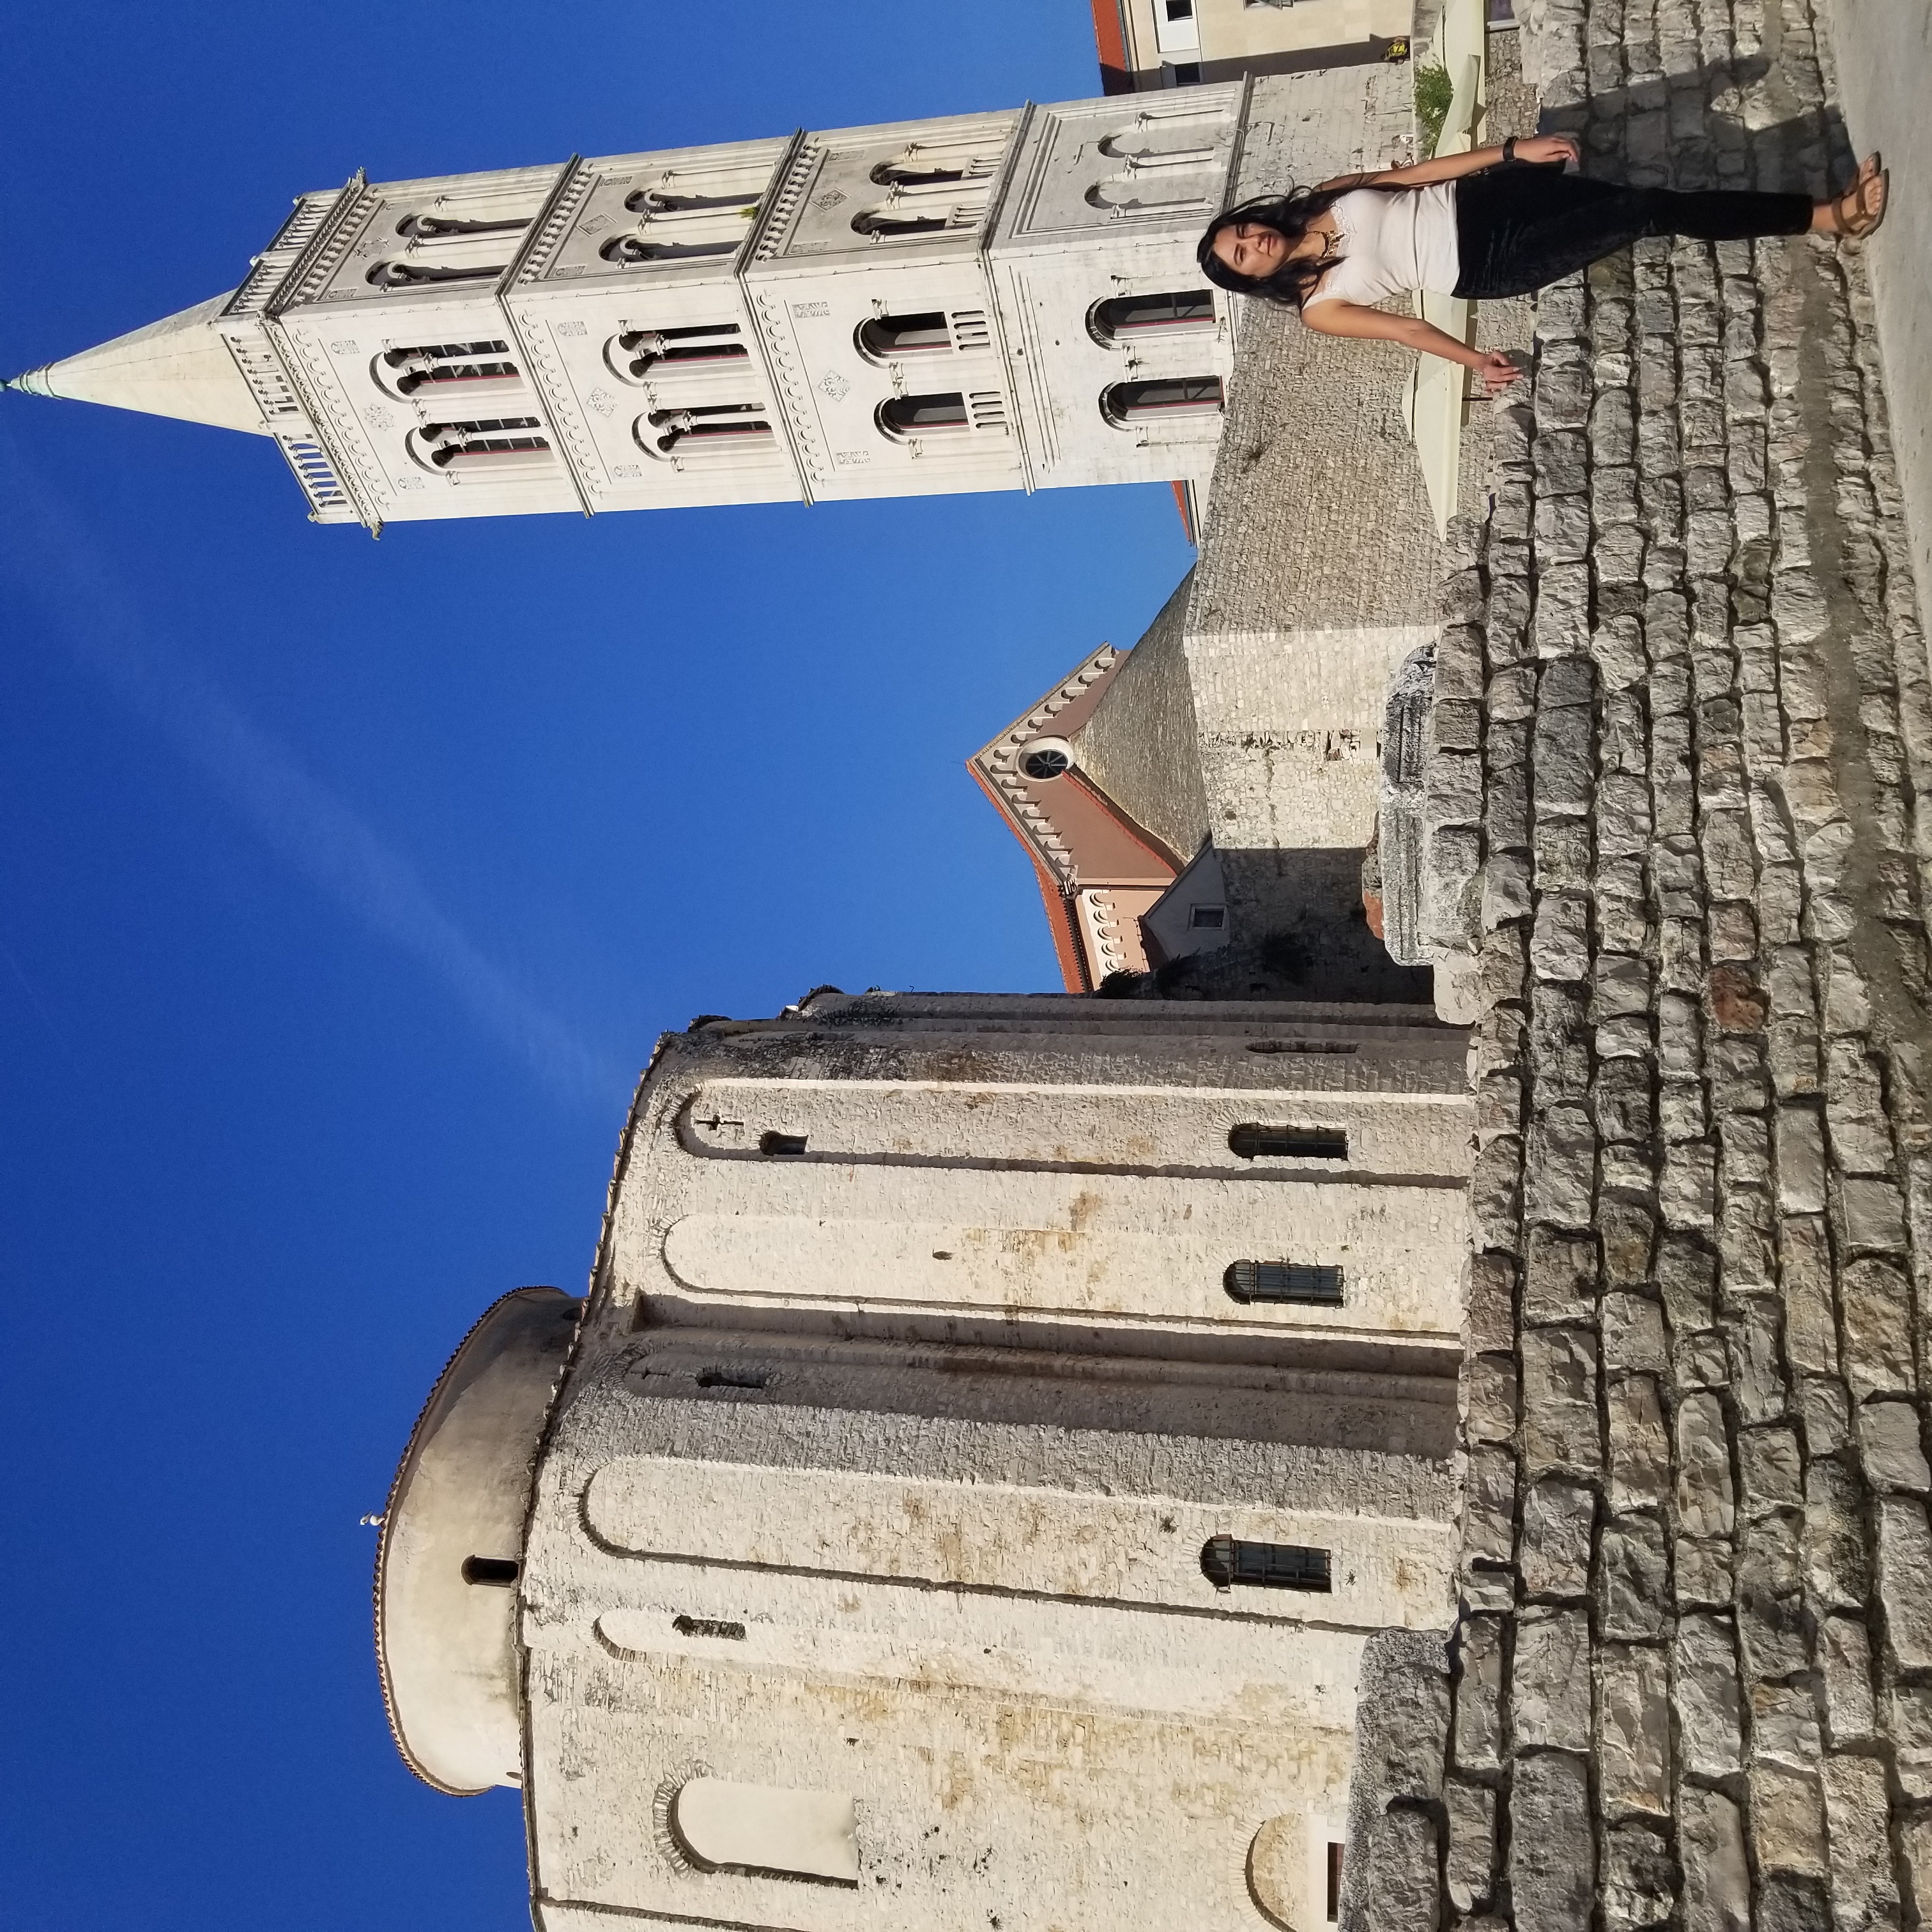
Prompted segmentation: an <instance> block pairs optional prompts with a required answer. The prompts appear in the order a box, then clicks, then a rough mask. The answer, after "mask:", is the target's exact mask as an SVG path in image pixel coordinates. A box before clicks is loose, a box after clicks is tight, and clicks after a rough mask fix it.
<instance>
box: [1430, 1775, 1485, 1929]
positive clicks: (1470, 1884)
mask: <svg viewBox="0 0 1932 1932" xmlns="http://www.w3.org/2000/svg"><path fill="white" fill-rule="evenodd" d="M1442 1796H1443V1800H1444V1803H1445V1807H1446V1808H1447V1811H1448V1820H1449V1852H1448V1858H1447V1859H1446V1860H1445V1865H1444V1876H1445V1879H1446V1880H1447V1882H1448V1891H1449V1899H1450V1902H1451V1904H1453V1905H1454V1906H1455V1907H1456V1909H1457V1911H1459V1912H1467V1911H1469V1909H1471V1907H1472V1906H1476V1905H1478V1904H1480V1903H1481V1902H1482V1901H1483V1900H1484V1899H1486V1898H1487V1897H1488V1896H1489V1894H1490V1885H1491V1883H1492V1875H1493V1871H1494V1869H1495V1865H1496V1793H1494V1792H1493V1791H1492V1790H1490V1787H1488V1786H1487V1785H1486V1784H1471V1783H1469V1781H1466V1779H1463V1778H1455V1779H1452V1780H1451V1782H1450V1783H1449V1784H1448V1785H1446V1786H1445V1787H1444V1788H1443V1793H1442Z"/></svg>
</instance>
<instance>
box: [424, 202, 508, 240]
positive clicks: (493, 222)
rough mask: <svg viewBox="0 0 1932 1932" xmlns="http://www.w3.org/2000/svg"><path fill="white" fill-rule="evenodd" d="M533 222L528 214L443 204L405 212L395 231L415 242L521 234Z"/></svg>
mask: <svg viewBox="0 0 1932 1932" xmlns="http://www.w3.org/2000/svg"><path fill="white" fill-rule="evenodd" d="M529 225H530V223H529V217H528V216H527V215H502V216H498V217H496V218H494V219H490V218H489V217H486V216H480V215H463V214H457V213H455V212H453V211H446V210H444V209H441V208H425V209H423V210H422V211H421V212H420V213H419V214H406V215H404V217H403V218H402V220H400V221H399V222H398V223H396V233H398V235H407V236H408V237H409V238H410V240H411V241H413V242H440V241H446V240H448V239H450V238H452V237H453V236H458V235H520V234H521V233H523V230H524V229H526V228H527V227H528V226H529Z"/></svg>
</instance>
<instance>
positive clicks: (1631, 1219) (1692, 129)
mask: <svg viewBox="0 0 1932 1932" xmlns="http://www.w3.org/2000/svg"><path fill="white" fill-rule="evenodd" d="M1523 10H1524V11H1525V12H1526V13H1528V14H1529V28H1530V29H1531V32H1532V45H1531V49H1530V54H1531V61H1532V68H1533V71H1535V73H1536V74H1537V76H1538V79H1539V80H1540V83H1541V87H1542V89H1543V96H1544V104H1545V110H1546V114H1547V117H1548V118H1549V120H1550V122H1551V123H1552V124H1555V125H1557V126H1563V127H1571V128H1574V129H1575V130H1577V131H1578V132H1580V133H1582V134H1583V136H1584V137H1585V142H1586V156H1587V158H1588V165H1589V166H1590V167H1591V168H1592V170H1593V171H1598V172H1605V173H1609V174H1612V175H1625V177H1627V178H1630V179H1631V180H1633V181H1637V182H1639V183H1649V184H1662V183H1664V182H1665V181H1675V182H1676V183H1677V184H1680V185H1685V186H1692V185H1727V186H1746V185H1763V186H1767V187H1786V186H1793V187H1807V188H1811V189H1813V190H1814V191H1815V190H1816V189H1817V187H1819V186H1820V185H1821V184H1823V181H1824V180H1825V178H1826V172H1827V169H1828V168H1832V169H1843V167H1844V166H1846V164H1847V163H1848V162H1849V155H1848V154H1846V153H1845V152H1844V151H1843V148H1842V147H1841V145H1839V144H1838V142H1837V141H1836V139H1835V121H1834V119H1833V118H1832V114H1831V113H1830V111H1829V93H1828V86H1827V83H1828V75H1829V58H1828V56H1829V49H1827V48H1826V47H1825V46H1823V44H1822V43H1821V41H1820V32H1819V22H1818V20H1817V18H1816V17H1815V16H1814V13H1813V11H1812V10H1811V7H1810V6H1808V5H1807V4H1805V0H1724V4H1709V0H1707V3H1706V4H1701V5H1689V4H1686V0H1537V3H1536V4H1535V5H1533V6H1528V7H1525V8H1524V9H1523ZM1493 487H1494V492H1495V502H1494V508H1493V511H1492V513H1491V514H1489V515H1488V516H1487V518H1485V519H1484V520H1481V521H1476V520H1471V521H1469V522H1468V523H1465V524H1463V526H1461V527H1460V529H1458V530H1457V532H1455V553H1454V557H1453V559H1452V562H1453V564H1454V569H1453V571H1452V574H1451V578H1450V580H1449V591H1448V607H1447V610H1446V616H1447V620H1448V621H1447V622H1446V624H1445V629H1444V631H1443V634H1442V642H1441V645H1440V647H1439V654H1438V658H1437V663H1436V684H1435V699H1434V705H1433V718H1432V725H1431V731H1432V742H1431V747H1430V769H1429V775H1428V814H1429V822H1428V838H1429V848H1428V853H1429V859H1430V867H1431V872H1432V878H1431V886H1432V892H1433V898H1432V901H1431V903H1430V907H1429V915H1428V916H1429V917H1430V920H1431V921H1432V922H1433V930H1434V935H1435V937H1436V940H1437V941H1438V942H1439V944H1441V945H1442V947H1445V948H1450V947H1457V946H1466V947H1469V948H1471V949H1472V954H1471V957H1472V966H1473V972H1474V975H1475V985H1476V986H1477V987H1478V989H1479V997H1480V1004H1481V1008H1482V1013H1481V1019H1480V1020H1479V1022H1478V1025H1477V1026H1476V1028H1475V1033H1474V1035H1473V1045H1472V1058H1471V1070H1472V1079H1473V1082H1474V1085H1475V1093H1476V1098H1477V1109H1478V1128H1477V1133H1478V1142H1479V1152H1478V1160H1477V1166H1476V1169H1475V1175H1474V1177H1473V1180H1472V1189H1471V1204H1472V1221H1473V1225H1474V1229H1475V1232H1474V1243H1475V1247H1474V1251H1473V1253H1472V1261H1471V1266H1470V1273H1469V1292H1468V1307H1467V1314H1466V1322H1467V1326H1466V1365H1465V1378H1464V1392H1463V1402H1464V1422H1463V1429H1464V1440H1465V1446H1466V1454H1467V1456H1468V1459H1469V1460H1468V1479H1467V1491H1466V1503H1465V1514H1464V1523H1463V1555H1462V1559H1461V1564H1460V1572H1459V1592H1460V1598H1461V1612H1460V1619H1459V1622H1458V1624H1457V1628H1456V1630H1455V1631H1454V1634H1453V1635H1452V1637H1451V1643H1450V1644H1449V1646H1448V1649H1447V1651H1446V1652H1432V1651H1431V1650H1430V1648H1429V1647H1428V1646H1421V1647H1418V1646H1416V1645H1415V1643H1412V1642H1411V1643H1406V1644H1405V1643H1403V1641H1401V1640H1394V1641H1392V1642H1391V1643H1390V1645H1389V1646H1388V1655H1386V1656H1382V1657H1379V1658H1376V1660H1374V1661H1373V1663H1372V1664H1371V1666H1370V1668H1369V1673H1368V1674H1369V1676H1372V1677H1373V1678H1374V1679H1375V1680H1376V1682H1377V1683H1378V1684H1379V1685H1380V1686H1381V1687H1382V1688H1381V1689H1380V1691H1379V1693H1378V1694H1376V1696H1374V1697H1372V1698H1371V1699H1370V1703H1369V1706H1368V1707H1367V1709H1366V1711H1365V1716H1364V1729H1363V1735H1362V1739H1361V1744H1360V1745H1359V1748H1358V1785H1357V1788H1356V1790H1355V1797H1354V1804H1355V1819H1356V1822H1357V1834H1356V1837H1355V1840H1354V1841H1353V1850H1352V1865H1353V1871H1352V1879H1351V1883H1350V1886H1349V1895H1348V1897H1346V1899H1345V1900H1344V1910H1343V1923H1344V1925H1345V1926H1347V1927H1355V1928H1359V1929H1360V1932H1366V1928H1369V1927H1373V1928H1374V1932H1408V1928H1412V1927H1414V1928H1421V1927H1430V1928H1435V1927H1438V1926H1441V1925H1448V1924H1452V1923H1454V1924H1469V1925H1470V1926H1472V1927H1474V1926H1476V1925H1479V1924H1480V1925H1483V1926H1485V1927H1500V1926H1503V1925H1513V1926H1514V1927H1517V1928H1519V1932H1558V1928H1576V1932H1583V1928H1586V1927H1592V1928H1595V1927H1601V1928H1604V1932H1615V1929H1616V1928H1626V1927H1630V1928H1634V1927H1664V1926H1670V1927H1685V1928H1686V1932H1706V1928H1709V1932H1745V1928H1747V1927H1757V1928H1760V1932H1771V1928H1778V1932H1785V1928H1793V1932H1797V1929H1798V1928H1814V1927H1815V1928H1818V1932H1824V1928H1826V1927H1830V1928H1832V1932H1854V1928H1867V1927H1909V1926H1913V1925H1917V1924H1921V1923H1924V1922H1927V1920H1928V1919H1932V1529H1928V1525H1927V1514H1926V1501H1925V1499H1926V1495H1927V1489H1928V1477H1927V1460H1926V1456H1925V1446H1924V1445H1925V1437H1924V1422H1925V1415H1924V1397H1925V1394H1926V1389H1927V1376H1928V1373H1932V1351H1929V1350H1928V1343H1932V1330H1928V1328H1927V1321H1926V1316H1927V1302H1926V1299H1925V1298H1926V1295H1927V1291H1928V1289H1932V1117H1928V1115H1927V1109H1926V1104H1925V1088H1924V1078H1925V1060H1924V1051H1925V1046H1926V1043H1927V1034H1928V1028H1927V1010H1926V995H1927V950H1926V930H1925V925H1924V904H1925V897H1924V887H1925V879H1924V858H1925V854H1926V853H1927V850H1928V849H1932V847H1928V842H1927V832H1926V825H1927V820H1926V819H1925V818H1924V801H1925V796H1926V787H1927V782H1928V779H1932V691H1928V683H1927V667H1926V655H1925V647H1924V638H1923V636H1922V634H1921V630H1920V628H1919V625H1918V619H1917V616H1916V613H1915V604H1914V596H1913V590H1912V579H1911V574H1910V571H1909V551H1908V546H1907V543H1906V534H1905V530H1904V527H1903V520H1902V515H1901V498H1900V491H1899V487H1898V483H1897V475H1896V473H1895V469H1894V463H1893V460H1892V456H1891V449H1890V445H1889V442H1888V432H1887V428H1886V416H1885V407H1884V404H1883V400H1882V395H1881V394H1880V385H1879V353H1878V344H1877V342H1876V338H1875V335H1874V332H1873V308H1872V305H1871V302H1870V296H1869V292H1868V290H1867V284H1866V277H1865V272H1864V265H1863V263H1862V262H1861V260H1860V257H1859V254H1858V251H1856V250H1855V249H1840V248H1836V247H1835V246H1834V245H1832V244H1830V243H1829V242H1823V241H1817V240H1808V239H1791V240H1777V241H1772V242H1762V243H1757V244H1751V243H1729V244H1724V245H1719V246H1717V247H1715V248H1713V247H1711V246H1709V245H1704V244H1701V243H1673V242H1670V241H1669V240H1660V241H1655V242H1646V243H1643V244H1640V245H1639V246H1638V248H1637V249H1636V251H1634V257H1625V258H1622V259H1619V260H1612V261H1610V262H1608V263H1604V264H1601V265H1600V266H1598V269H1595V270H1593V271H1592V272H1591V273H1590V274H1589V275H1588V276H1587V277H1580V278H1574V279H1573V280H1571V281H1568V282H1566V283H1563V284H1558V285H1556V287H1553V288H1551V289H1550V290H1547V291H1545V292H1544V295H1543V296H1542V297H1541V299H1540V300H1539V301H1538V305H1537V312H1536V366H1535V383H1534V387H1533V389H1532V392H1531V393H1530V395H1529V396H1527V397H1526V398H1524V400H1523V401H1522V402H1521V404H1519V405H1518V406H1517V407H1513V408H1511V410H1508V411H1506V412H1505V413H1504V414H1503V416H1502V421H1501V422H1500V423H1499V434H1498V441H1497V448H1496V466H1495V469H1494V482H1493ZM1365 1681H1366V1679H1365Z"/></svg>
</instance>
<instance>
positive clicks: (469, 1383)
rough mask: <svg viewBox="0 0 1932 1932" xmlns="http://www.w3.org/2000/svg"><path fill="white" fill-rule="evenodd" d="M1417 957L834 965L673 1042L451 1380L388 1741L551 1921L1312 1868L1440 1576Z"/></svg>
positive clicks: (1116, 1890) (545, 1926)
mask: <svg viewBox="0 0 1932 1932" xmlns="http://www.w3.org/2000/svg"><path fill="white" fill-rule="evenodd" d="M1466 1048H1467V1040H1466V1036H1465V1035H1464V1034H1463V1033H1462V1032H1460V1031H1458V1030H1457V1029H1454V1028H1448V1027H1444V1026H1442V1025H1438V1024H1436V1022H1435V1021H1434V1019H1433V1016H1430V1014H1429V1013H1428V1012H1427V1010H1426V1009H1417V1008H1414V1007H1374V1006H1364V1005H1358V1006H1353V1007H1334V1006H1321V1005H1316V1004H1302V1005H1297V1004H1286V1003H1282V1004H1272V1003H1271V1004H1253V1005H1250V1004H1232V1003H1230V1004H1221V1003H1216V1002H1211V1001H1177V1002H1174V1003H1172V1004H1169V1003H1166V1002H1163V1001H1133V1000H1126V1001H1109V1000H1070V999H1064V998H1023V997H1012V996H1001V995H892V994H874V995H866V996H864V997H862V998H847V997H846V996H844V995H841V994H838V993H836V992H829V991H828V992H821V993H819V994H817V995H814V996H812V997H811V998H807V999H806V1000H805V1001H802V1002H801V1003H800V1004H799V1005H798V1006H796V1007H792V1008H789V1009H787V1011H786V1012H785V1013H783V1014H781V1016H779V1017H778V1019H775V1020H770V1021H760V1022H751V1023H742V1022H729V1021H715V1020H714V1021H704V1022H697V1023H694V1025H693V1028H692V1029H691V1031H689V1032H688V1033H686V1034H682V1035H679V1036H676V1037H671V1038H668V1039H667V1040H664V1042H662V1043H661V1044H660V1046H659V1048H658V1052H657V1054H656V1055H655V1057H654V1058H653V1060H652V1065H651V1068H650V1070H649V1073H647V1074H646V1077H645V1079H644V1081H643V1084H642V1085H641V1086H640V1088H639V1091H638V1094H637V1100H636V1103H635V1105H634V1108H633V1109H632V1112H631V1118H630V1122H629V1124H628V1127H627V1128H626V1129H625V1134H624V1137H623V1140H622V1145H621V1147H620V1149H619V1154H618V1160H617V1169H616V1175H615V1176H614V1177H613V1180H612V1183H611V1189H610V1207H609V1210H608V1212H607V1214H606V1217H605V1220H604V1235H603V1240H602V1241H601V1244H600V1247H599V1249H598V1257H597V1261H596V1264H595V1268H594V1270H593V1271H592V1280H591V1285H590V1291H589V1295H588V1297H587V1298H586V1300H585V1301H583V1302H582V1303H578V1302H577V1301H574V1300H572V1299H571V1298H568V1297H567V1296H565V1295H560V1294H559V1293H558V1292H556V1290H554V1289H521V1290H518V1291H516V1292H513V1293H512V1294H511V1295H508V1296H507V1297H505V1298H504V1300H503V1301H500V1302H499V1303H498V1304H496V1307H494V1308H493V1310H490V1313H489V1314H487V1316H485V1317H484V1320H483V1321H482V1322H481V1323H479V1324H478V1327H477V1328H476V1329H475V1331H473V1332H472V1334H471V1336H470V1337H469V1340H467V1341H466V1343H464V1345H463V1348H462V1349H461V1350H460V1352H458V1355H457V1357H456V1358H455V1361H452V1364H450V1366H449V1368H448V1369H447V1370H446V1371H445V1373H444V1374H443V1378H442V1379H441V1381H440V1382H439V1383H438V1384H437V1388H436V1390H435V1392H434V1394H432V1396H431V1399H430V1402H429V1404H428V1407H427V1408H426V1409H425V1411H424V1412H423V1415H422V1420H421V1421H419V1424H417V1427H416V1431H415V1433H414V1435H413V1438H412V1439H411V1442H410V1447H409V1449H408V1451H407V1454H406V1455H405V1457H404V1461H403V1464H402V1467H401V1470H400V1472H398V1476H397V1478H396V1482H395V1487H394V1489H393V1490H392V1493H391V1495H390V1499H389V1508H388V1510H387V1511H386V1519H385V1523H384V1528H383V1548H382V1556H381V1558H380V1570H379V1574H378V1577H377V1639H378V1646H379V1649H380V1655H381V1660H382V1669H383V1687H384V1691H385V1694H386V1697H387V1700H388V1704H389V1715H390V1718H391V1721H392V1724H393V1727H394V1729H395V1736H396V1740H397V1742H398V1745H399V1746H400V1747H401V1750H402V1751H403V1754H404V1757H406V1758H407V1760H408V1762H409V1763H410V1765H411V1766H412V1767H413V1769H415V1770H416V1771H417V1772H419V1774H420V1775H422V1777H424V1778H425V1779H427V1780H428V1781H429V1782H430V1783H431V1784H434V1785H435V1786H437V1787H438V1788H439V1789H440V1790H446V1791H449V1792H453V1793H466V1792H474V1791H477V1790H481V1789H484V1788H485V1787H488V1786H490V1785H493V1784H513V1785H519V1786H520V1787H521V1788H522V1790H523V1801H524V1808H525V1819H526V1828H527V1831H528V1834H529V1869H530V1873H531V1888H532V1911H533V1915H534V1918H535V1922H536V1924H537V1925H538V1927H539V1928H540V1932H625V1928H627V1927H637V1926H640V1925H641V1924H646V1923H648V1924H652V1925H658V1924H672V1925H677V1926H681V1927H687V1928H690V1932H727V1928H737V1932H752V1929H753V1928H768V1929H769V1932H859V1928H864V1927H876V1928H877V1932H986V1928H987V1927H1001V1928H1003V1932H1103V1928H1114V1927H1123V1926H1132V1927H1148V1928H1157V1927H1158V1928H1162V1932H1166V1928H1176V1932H1178V1929H1179V1928H1183V1927H1185V1928H1187V1932H1268V1928H1270V1927H1274V1928H1277V1932H1279V1928H1281V1927H1300V1928H1304V1932H1307V1928H1313V1927H1319V1926H1320V1925H1321V1924H1323V1923H1325V1921H1328V1920H1330V1919H1332V1918H1333V1917H1334V1900H1335V1895H1336V1884H1337V1879H1338V1877H1339V1867H1340V1861H1341V1858H1342V1856H1343V1846H1344V1845H1345V1843H1346V1826H1345V1824H1344V1820H1343V1813H1344V1811H1345V1809H1346V1802H1345V1793H1346V1789H1347V1785H1348V1779H1349V1769H1350V1765H1351V1763H1352V1756H1353V1751H1354V1736H1355V1706H1356V1693H1357V1686H1358V1677H1359V1674H1360V1671H1361V1662H1362V1657H1363V1652H1364V1646H1365V1645H1366V1643H1367V1640H1368V1639H1369V1637H1370V1635H1371V1634H1373V1633H1374V1632H1376V1631H1381V1630H1384V1629H1386V1628H1391V1627H1393V1628H1408V1629H1411V1630H1439V1629H1442V1628H1445V1627H1446V1625H1447V1624H1448V1621H1449V1618H1450V1615H1451V1598H1452V1574H1451V1573H1452V1568H1453V1562H1454V1547H1455V1538H1456V1520H1457V1509H1458V1487H1457V1469H1456V1465H1455V1460H1454V1438H1455V1424H1456V1403H1457V1366H1458V1363H1459V1360H1460V1342H1459V1332H1458V1331H1459V1328H1460V1322H1461V1319H1462V1318H1461V1307H1460V1292H1459V1275H1460V1269H1461V1267H1462V1265H1463V1259H1464V1254H1465V1250H1466V1241H1465V1232H1464V1214H1465V1210H1464V1206H1463V1183H1464V1181H1465V1180H1466V1176H1467V1174H1468V1170H1469V1160H1470V1127H1471V1112H1470V1103H1469V1097H1468V1093H1467V1088H1466V1080H1465V1077H1464V1073H1463V1064H1464V1058H1465V1054H1466Z"/></svg>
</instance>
